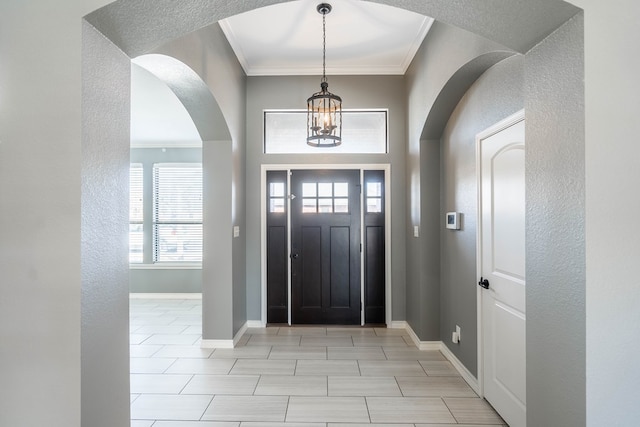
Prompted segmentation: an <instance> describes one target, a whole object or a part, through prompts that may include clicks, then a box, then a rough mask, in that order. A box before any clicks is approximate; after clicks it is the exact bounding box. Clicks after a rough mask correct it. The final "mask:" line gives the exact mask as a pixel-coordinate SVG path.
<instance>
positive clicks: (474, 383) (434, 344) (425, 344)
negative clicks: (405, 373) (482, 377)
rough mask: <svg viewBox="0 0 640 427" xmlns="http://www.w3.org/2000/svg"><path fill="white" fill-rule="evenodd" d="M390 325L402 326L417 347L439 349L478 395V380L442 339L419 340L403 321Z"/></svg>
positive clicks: (428, 349)
mask: <svg viewBox="0 0 640 427" xmlns="http://www.w3.org/2000/svg"><path fill="white" fill-rule="evenodd" d="M391 325H392V326H391V327H392V328H395V329H403V328H404V329H405V330H406V331H407V332H408V333H409V336H410V337H411V339H412V340H413V342H414V344H415V345H416V347H418V349H420V350H426V351H440V352H441V353H442V355H443V356H444V357H445V358H446V359H447V360H448V361H449V362H451V364H452V365H453V367H454V368H455V369H456V371H458V373H459V374H460V376H462V378H463V379H464V380H465V381H466V382H467V384H469V387H471V388H472V389H473V391H474V392H476V393H477V394H478V395H480V393H479V389H480V388H479V383H478V380H477V379H476V377H474V376H473V374H472V373H471V372H470V371H469V370H468V369H467V368H466V367H465V366H464V365H463V364H462V362H460V360H459V359H458V358H457V357H456V355H455V354H453V352H451V350H449V347H447V345H446V344H445V343H444V342H442V341H420V338H418V335H416V333H415V332H414V331H413V329H412V328H411V325H409V324H408V323H407V322H405V321H398V320H396V321H394V322H393V323H392V324H391Z"/></svg>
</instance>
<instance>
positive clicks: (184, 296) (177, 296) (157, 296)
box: [129, 292, 202, 299]
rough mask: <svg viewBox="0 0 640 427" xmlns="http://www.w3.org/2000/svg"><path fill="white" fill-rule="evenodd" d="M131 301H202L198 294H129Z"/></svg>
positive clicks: (200, 295)
mask: <svg viewBox="0 0 640 427" xmlns="http://www.w3.org/2000/svg"><path fill="white" fill-rule="evenodd" d="M129 298H131V299H202V294H201V293H199V292H184V293H166V294H164V293H163V294H158V293H131V294H129Z"/></svg>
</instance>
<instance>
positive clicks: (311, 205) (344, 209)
mask: <svg viewBox="0 0 640 427" xmlns="http://www.w3.org/2000/svg"><path fill="white" fill-rule="evenodd" d="M302 212H303V213H349V184H348V183H347V182H303V183H302Z"/></svg>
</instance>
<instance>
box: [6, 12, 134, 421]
mask: <svg viewBox="0 0 640 427" xmlns="http://www.w3.org/2000/svg"><path fill="white" fill-rule="evenodd" d="M83 36H84V45H83V46H84V54H85V56H84V61H83V66H82V76H83V87H84V90H83V96H84V100H85V101H86V102H85V104H84V108H83V110H82V123H83V125H84V126H83V128H82V141H83V143H82V176H83V180H82V187H81V188H82V204H81V212H82V221H81V237H82V241H81V251H82V257H81V280H82V299H81V301H82V313H81V315H82V324H83V325H84V327H83V328H82V335H81V357H82V362H81V374H82V377H81V379H82V381H81V387H82V399H81V414H82V425H84V426H92V427H93V426H95V427H108V426H113V425H125V423H128V419H129V404H130V400H129V399H128V398H127V396H126V393H128V391H129V374H128V371H129V361H128V360H127V357H126V356H127V355H128V354H129V339H128V337H127V335H128V331H129V320H128V317H129V316H128V313H129V301H128V294H129V280H128V269H129V260H128V252H129V245H128V239H126V238H123V237H124V236H127V235H128V233H129V231H128V229H129V227H128V222H129V203H128V197H127V196H128V188H129V144H130V143H129V126H128V123H129V118H130V96H129V92H128V91H127V90H123V88H127V87H128V86H129V85H130V82H131V75H130V73H131V63H130V61H129V58H127V57H126V56H125V55H124V54H123V53H122V52H121V51H120V50H118V49H116V48H115V47H114V46H113V45H112V44H111V43H109V41H108V40H106V39H105V38H104V37H102V35H101V34H99V33H98V32H96V31H95V29H94V28H92V27H91V26H90V25H88V24H86V23H84V24H83ZM105 75H109V76H114V77H113V78H111V79H105V78H104V76H105ZM115 76H118V77H115ZM114 122H115V123H119V124H120V126H117V127H115V128H114V127H113V126H112V123H114ZM58 250H60V249H58ZM54 337H55V334H54ZM114 355H118V356H119V357H114ZM50 393H52V394H57V393H56V392H55V390H50ZM104 396H111V398H110V400H109V405H105V404H104V401H105V398H104ZM31 412H33V411H31ZM17 424H18V425H19V424H22V423H21V422H18V423H17Z"/></svg>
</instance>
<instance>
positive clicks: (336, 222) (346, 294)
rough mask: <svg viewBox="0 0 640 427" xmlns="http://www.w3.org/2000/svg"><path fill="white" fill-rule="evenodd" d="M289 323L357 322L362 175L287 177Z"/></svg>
mask: <svg viewBox="0 0 640 427" xmlns="http://www.w3.org/2000/svg"><path fill="white" fill-rule="evenodd" d="M291 193H292V195H293V199H292V201H291V320H292V323H294V324H352V325H355V324H360V301H361V298H360V171H358V170H332V171H320V170H296V171H292V173H291Z"/></svg>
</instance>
